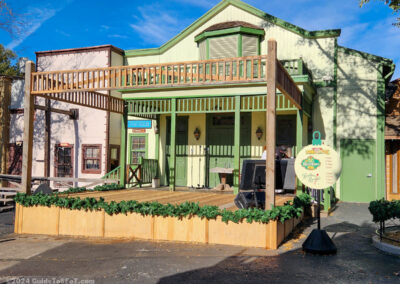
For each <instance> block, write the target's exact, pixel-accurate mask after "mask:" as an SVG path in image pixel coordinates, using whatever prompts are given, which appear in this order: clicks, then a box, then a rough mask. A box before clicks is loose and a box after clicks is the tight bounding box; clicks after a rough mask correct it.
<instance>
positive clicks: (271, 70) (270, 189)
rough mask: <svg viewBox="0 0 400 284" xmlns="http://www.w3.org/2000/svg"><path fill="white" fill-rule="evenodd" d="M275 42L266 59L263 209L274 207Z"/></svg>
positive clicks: (270, 45) (269, 42) (271, 44)
mask: <svg viewBox="0 0 400 284" xmlns="http://www.w3.org/2000/svg"><path fill="white" fill-rule="evenodd" d="M276 49H277V44H276V40H274V39H270V40H268V57H267V72H266V73H267V111H266V120H267V121H266V123H265V125H266V131H265V139H266V145H267V160H266V165H265V169H266V171H265V175H266V176H265V209H266V210H269V209H272V207H273V206H275V147H276V117H275V110H276V102H275V100H276V60H277V59H276Z"/></svg>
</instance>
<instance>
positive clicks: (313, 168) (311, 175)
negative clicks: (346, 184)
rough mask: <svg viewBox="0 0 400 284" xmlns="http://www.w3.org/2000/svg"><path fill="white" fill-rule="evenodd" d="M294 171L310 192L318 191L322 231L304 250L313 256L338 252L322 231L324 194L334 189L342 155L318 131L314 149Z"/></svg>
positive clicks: (301, 158)
mask: <svg viewBox="0 0 400 284" xmlns="http://www.w3.org/2000/svg"><path fill="white" fill-rule="evenodd" d="M294 169H295V172H296V176H297V178H298V179H299V180H300V181H301V182H302V183H303V184H304V185H305V186H308V187H309V188H312V189H317V190H318V194H317V202H318V209H317V218H318V229H314V230H313V231H312V232H311V234H310V235H309V236H308V238H307V239H306V240H305V242H304V243H303V250H304V251H306V252H311V253H320V254H331V253H336V251H337V248H336V246H335V244H334V243H333V241H332V240H331V238H330V237H329V236H328V234H327V233H326V231H325V230H321V218H320V204H321V190H323V189H326V188H329V187H331V186H332V185H334V184H335V183H336V181H337V180H338V178H339V176H340V173H341V171H342V162H341V160H340V156H339V154H338V153H337V152H336V151H335V150H334V149H332V148H331V147H329V146H326V145H322V143H321V133H320V132H319V131H315V132H314V134H313V141H312V145H308V146H306V147H304V148H303V149H302V150H301V151H300V152H299V154H298V155H297V157H296V162H295V164H294Z"/></svg>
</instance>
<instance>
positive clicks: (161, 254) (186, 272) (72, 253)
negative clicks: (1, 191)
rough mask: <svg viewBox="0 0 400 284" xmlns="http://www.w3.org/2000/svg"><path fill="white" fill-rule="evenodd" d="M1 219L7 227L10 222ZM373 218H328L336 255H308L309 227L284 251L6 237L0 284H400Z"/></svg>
mask: <svg viewBox="0 0 400 284" xmlns="http://www.w3.org/2000/svg"><path fill="white" fill-rule="evenodd" d="M1 214H3V213H1ZM1 214H0V222H2V220H7V218H8V217H6V218H5V219H3V217H2V216H1ZM370 220H371V215H370V214H369V212H368V209H367V205H365V204H363V205H359V204H348V203H340V204H339V205H338V208H337V210H336V211H335V212H334V213H333V216H331V217H329V218H323V219H322V227H325V229H326V230H327V231H328V232H329V234H330V235H331V236H332V237H333V239H334V242H335V244H336V246H337V247H338V253H337V254H336V255H333V256H316V255H308V254H305V253H303V252H302V250H301V244H302V242H303V241H304V239H305V237H306V236H307V235H308V233H309V231H310V230H311V229H312V228H313V227H314V226H315V224H308V225H307V224H306V226H304V228H303V229H304V230H303V231H299V232H297V234H296V235H295V236H294V239H293V240H291V241H288V242H286V243H285V244H284V245H283V246H281V247H280V248H279V250H277V251H267V250H263V249H248V248H242V247H233V246H218V245H192V244H182V243H168V242H147V241H112V240H98V239H97V240H93V239H92V240H87V239H76V238H75V239H69V238H54V237H43V236H42V237H40V236H13V235H7V236H6V235H3V236H1V237H0V283H2V280H3V281H6V280H11V279H15V278H16V277H22V276H31V277H34V279H33V278H29V279H30V283H33V280H36V282H38V280H43V278H42V277H45V278H46V279H58V280H65V278H69V279H72V278H77V279H78V280H96V282H95V283H132V282H137V283H182V282H185V283H400V276H399V275H400V258H399V257H394V256H390V255H386V254H384V253H382V252H380V251H378V250H377V249H375V248H374V247H373V246H372V244H371V234H372V233H373V231H374V229H375V225H374V224H373V223H371V221H370ZM4 228H7V227H3V226H0V230H3V229H4ZM6 230H8V229H6ZM54 277H55V278H54ZM15 283H17V282H15ZM20 283H22V282H20ZM24 283H27V282H24ZM73 283H78V282H73ZM87 283H94V282H87Z"/></svg>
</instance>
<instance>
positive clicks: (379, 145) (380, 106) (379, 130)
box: [376, 64, 386, 199]
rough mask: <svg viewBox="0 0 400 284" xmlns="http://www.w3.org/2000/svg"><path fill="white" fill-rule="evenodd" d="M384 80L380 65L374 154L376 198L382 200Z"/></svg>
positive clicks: (383, 191) (384, 192)
mask: <svg viewBox="0 0 400 284" xmlns="http://www.w3.org/2000/svg"><path fill="white" fill-rule="evenodd" d="M385 88H386V84H385V79H384V77H383V65H382V64H380V66H379V68H378V72H377V96H376V100H377V101H376V106H377V108H376V153H377V161H376V164H377V179H376V183H377V184H376V187H377V188H378V189H381V190H379V191H378V192H377V198H378V199H380V198H384V197H385V194H386V190H385V187H386V185H385Z"/></svg>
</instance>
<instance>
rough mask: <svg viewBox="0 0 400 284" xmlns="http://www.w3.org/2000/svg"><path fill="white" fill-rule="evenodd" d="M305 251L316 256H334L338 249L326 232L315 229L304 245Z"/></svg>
mask: <svg viewBox="0 0 400 284" xmlns="http://www.w3.org/2000/svg"><path fill="white" fill-rule="evenodd" d="M303 250H304V251H305V252H309V253H315V254H334V253H336V252H337V248H336V246H335V244H334V243H333V241H332V240H331V238H330V237H329V236H328V234H327V233H326V231H325V230H318V229H314V230H313V231H312V232H311V233H310V235H308V238H307V239H306V240H305V242H304V243H303Z"/></svg>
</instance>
